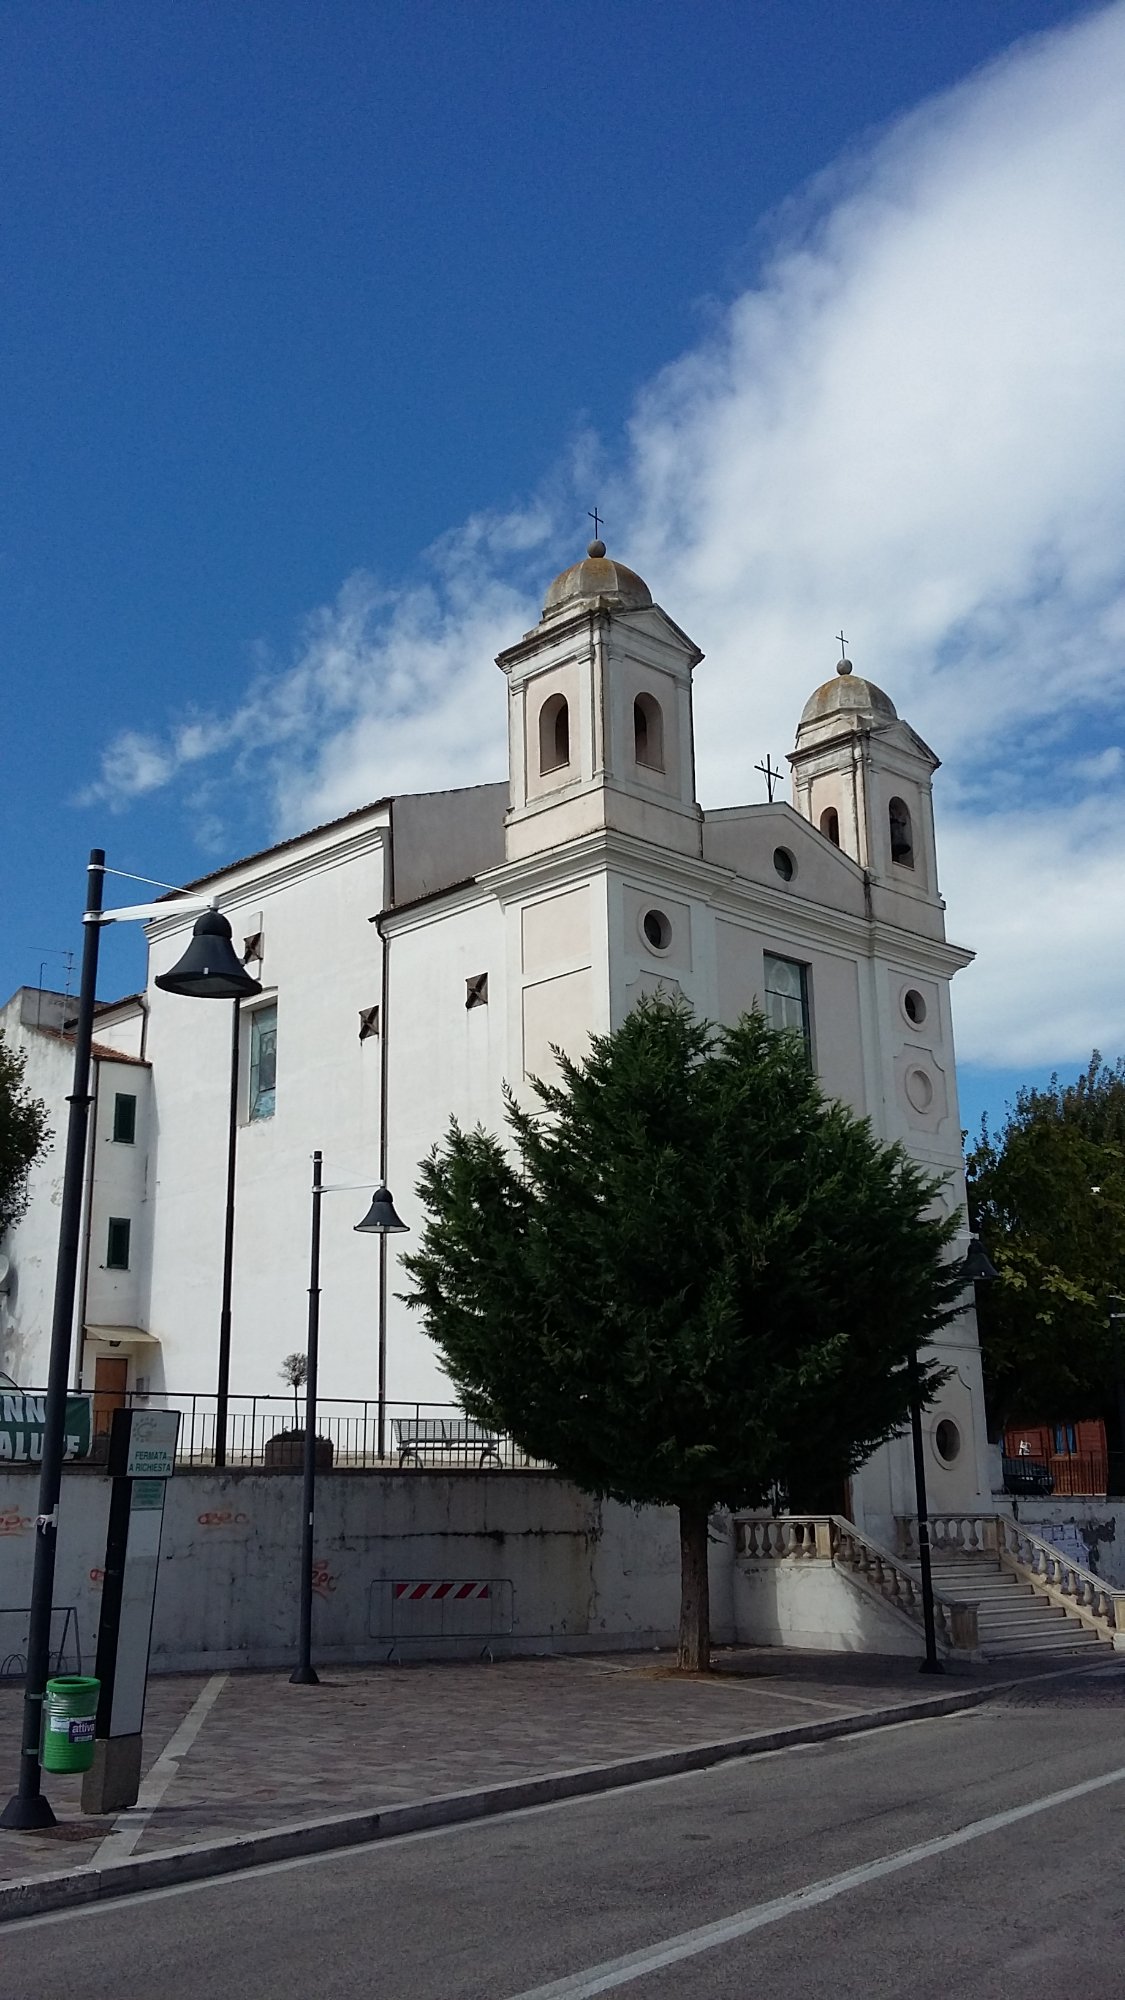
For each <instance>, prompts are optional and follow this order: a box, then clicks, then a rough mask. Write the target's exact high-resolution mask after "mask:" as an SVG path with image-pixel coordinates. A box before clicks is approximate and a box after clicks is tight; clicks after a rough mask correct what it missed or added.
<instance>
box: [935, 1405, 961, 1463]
mask: <svg viewBox="0 0 1125 2000" xmlns="http://www.w3.org/2000/svg"><path fill="white" fill-rule="evenodd" d="M934 1450H935V1451H936V1452H937V1455H938V1457H939V1458H940V1459H941V1461H942V1463H943V1465H952V1464H953V1461H954V1459H955V1458H958V1457H959V1456H960V1453H961V1433H960V1431H959V1430H958V1428H957V1426H956V1424H955V1423H954V1421H953V1419H952V1417H943V1418H942V1420H941V1422H940V1423H939V1424H938V1425H937V1427H936V1429H935V1431H934Z"/></svg>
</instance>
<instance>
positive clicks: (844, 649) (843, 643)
mask: <svg viewBox="0 0 1125 2000" xmlns="http://www.w3.org/2000/svg"><path fill="white" fill-rule="evenodd" d="M836 637H837V639H838V640H839V641H840V658H841V659H842V660H846V659H847V657H848V642H847V640H846V639H845V637H844V628H843V626H842V625H841V627H840V630H839V631H838V632H837V634H836Z"/></svg>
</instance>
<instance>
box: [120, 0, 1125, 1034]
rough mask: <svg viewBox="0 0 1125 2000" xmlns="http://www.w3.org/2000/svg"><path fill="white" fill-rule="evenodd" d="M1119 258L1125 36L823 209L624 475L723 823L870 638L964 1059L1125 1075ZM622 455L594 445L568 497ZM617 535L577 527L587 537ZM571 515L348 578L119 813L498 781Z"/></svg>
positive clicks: (607, 484) (181, 739)
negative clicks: (944, 946)
mask: <svg viewBox="0 0 1125 2000" xmlns="http://www.w3.org/2000/svg"><path fill="white" fill-rule="evenodd" d="M751 219H752V218H750V217H747V222H748V223H749V221H750V220H751ZM1123 241H1125V4H1117V5H1114V6H1111V7H1109V8H1106V9H1105V10H1103V11H1102V12H1100V13H1097V14H1095V15H1093V16H1090V17H1087V18H1086V19H1084V20H1082V21H1080V22H1078V23H1077V24H1075V25H1072V26H1070V27H1068V28H1066V29H1064V30H1061V31H1058V32H1056V33H1053V34H1051V35H1048V36H1044V37H1041V38H1038V39H1036V40H1033V41H1029V42H1027V43H1024V44H1021V45H1020V46H1018V47H1017V48H1016V49H1015V50H1014V51H1013V52H1012V53H1011V54H1010V55H1008V56H1007V57H1005V58H1004V59H1003V60H1002V61H1000V62H998V63H996V64H994V65H992V66H991V67H990V68H988V69H987V70H985V71H983V72H981V73H980V74H979V75H977V76H975V77H973V78H970V79H969V80H968V81H967V82H966V83H964V84H963V85H961V86H959V87H958V88H957V89H955V90H953V91H950V92H948V93H947V94H945V95H944V96H942V97H940V98H938V99H936V100H934V101H933V102H931V103H928V104H925V105H923V106H921V107H920V108H919V109H918V110H916V111H915V112H913V113H911V114H910V116H909V117H907V118H905V119H903V120H901V121H900V122H899V123H898V124H897V125H895V126H894V127H893V128H891V129H890V130H889V131H887V132H886V133H885V134H884V135H882V136H881V137H880V138H879V139H877V140H876V141H875V142H874V143H873V144H872V145H870V146H869V147H868V148H867V149H866V150H863V151H857V152H855V153H853V154H852V155H850V156H849V158H848V159H847V161H846V162H845V163H844V164H843V165H842V166H841V167H840V168H839V169H838V170H836V171H834V172H833V173H830V174H827V175H825V176H822V177H821V179H820V180H819V181H818V182H817V183H816V184H815V186H814V187H812V188H811V189H808V190H805V191H804V193H803V194H802V195H801V196H800V197H799V199H797V200H795V201H794V202H793V203H792V204H790V206H789V208H788V209H787V211H786V213H785V215H784V216H783V217H782V218H781V220H780V223H779V237H778V244H777V248H776V251H775V253H774V255H773V257H772V260H771V261H770V262H769V264H768V265H767V267H766V268H765V270H764V271H763V274H762V277H761V279H760V281H759V283H758V284H757V285H756V286H755V287H754V288H753V289H752V290H750V291H748V292H746V293H745V294H744V295H743V296H741V297H740V298H738V299H736V300H735V301H734V302H733V304H732V305H731V306H730V308H729V310H728V312H727V313H726V315H725V317H724V318H723V319H722V320H721V322H720V323H719V324H718V325H717V326H716V328H715V329H714V331H713V332H712V333H711V334H710V335H709V337H708V338H707V339H706V340H705V341H704V342H702V343H701V344H700V345H699V346H698V347H697V348H696V349H695V350H694V351H692V352H691V353H690V354H687V355H685V356H684V357H682V358H681V359H680V360H678V361H676V362H674V363H673V364H672V365H671V366H670V367H669V368H668V369H666V370H665V371H664V372H663V373H662V374H661V375H660V376H659V377H658V379H657V380H655V381H654V382H653V383H652V384H651V385H650V386H649V387H648V389H647V390H646V392H645V393H644V394H643V395H642V396H641V397H640V399H639V401H638V404H637V408H636V410H635V411H634V413H633V418H632V423H631V427H630V433H629V438H630V442H629V448H628V453H627V455H626V458H625V460H624V462H623V463H621V464H620V465H619V466H618V467H617V468H616V470H615V471H614V469H613V468H610V471H609V474H608V475H607V474H605V473H604V472H603V473H602V483H601V487H600V490H601V492H602V494H603V496H604V505H605V509H606V513H607V515H608V516H609V518H610V520H611V522H612V523H613V524H614V526H613V533H612V536H611V541H612V547H613V550H614V552H617V553H620V554H621V555H622V556H623V557H624V558H625V559H626V560H628V561H631V562H634V563H635V564H636V566H637V567H639V568H640V569H641V570H642V572H643V573H644V574H645V575H646V576H647V577H648V579H649V581H650V583H651V585H652V587H653V589H654V592H655V594H656V595H657V596H658V598H659V599H660V601H661V602H662V603H663V604H665V605H666V607H667V608H668V610H669V611H670V612H671V613H672V615H673V616H674V617H675V618H676V619H677V620H678V621H679V622H680V623H681V624H683V625H684V626H685V627H686V628H687V629H688V630H689V631H690V632H691V633H692V635H693V637H695V638H696V639H698V640H699V642H700V644H702V645H703V646H704V647H705V648H706V649H707V653H708V658H707V659H706V661H705V662H704V664H703V666H702V667H701V668H700V671H699V675H698V680H697V710H696V713H697V729H698V746H697V747H698V766H699V772H700V789H701V794H702V797H703V800H704V803H705V804H711V805H717V804H724V803H729V802H731V801H733V800H737V799H740V798H745V797H747V796H749V797H756V796H758V795H759V794H760V781H759V779H758V778H757V777H756V776H755V774H754V772H753V766H754V765H755V763H757V762H758V760H759V759H760V757H761V755H762V753H763V751H765V750H770V751H772V752H773V754H774V755H775V756H777V755H778V754H779V753H780V752H782V751H783V750H784V749H785V747H787V745H788V744H789V743H790V741H791V739H792V734H793V727H794V723H795V720H796V717H797V715H798V714H799V712H800V707H801V705H802V703H803V701H804V699H805V697H806V695H807V694H808V692H809V691H810V688H811V687H812V686H813V685H815V684H816V682H817V681H818V680H820V679H821V678H824V677H825V676H826V675H827V674H828V673H829V672H830V671H831V668H832V663H833V659H834V657H835V647H834V643H833V639H832V634H833V633H834V632H835V631H836V630H837V629H838V628H839V625H840V621H841V619H843V620H844V624H845V629H846V630H847V633H848V635H849V639H850V642H851V643H850V650H851V652H852V656H853V658H854V660H855V663H856V668H857V671H858V672H860V673H867V674H869V675H870V677H871V678H872V679H874V680H876V681H878V682H880V683H881V684H882V685H883V686H884V687H886V688H887V690H888V692H889V693H891V695H892V696H893V698H894V700H895V702H896V704H897V706H898V708H899V711H900V713H903V714H905V715H907V716H908V717H909V719H910V721H911V722H912V723H913V724H914V725H915V727H916V728H918V729H919V731H920V732H921V733H922V734H923V735H924V736H925V737H926V738H927V739H928V740H929V741H931V742H932V743H933V744H934V745H935V747H936V748H937V750H938V751H939V754H941V755H942V757H943V758H944V759H945V761H946V773H945V774H944V775H943V778H942V779H941V780H939V785H943V786H944V793H943V792H941V791H939V814H941V813H942V812H943V810H944V818H943V819H941V820H940V822H939V838H940V839H941V845H942V855H943V879H944V885H945V892H946V895H947V899H948V901H949V905H950V928H951V931H952V933H953V934H954V935H955V936H957V937H958V938H959V939H964V940H965V941H966V942H969V943H971V944H975V945H976V947H977V949H978V953H979V957H978V962H977V965H976V967H975V968H974V969H973V971H972V972H970V973H967V974H963V975H962V976H961V978H960V980H959V981H958V987H959V988H960V990H961V996H962V997H961V999H960V1001H959V1010H958V1021H959V1034H960V1043H961V1050H962V1053H963V1054H965V1055H969V1056H972V1057H974V1058H976V1059H977V1060H1004V1061H1010V1060H1020V1061H1024V1060H1027V1061H1032V1060H1035V1061H1053V1060H1059V1061H1067V1060H1070V1059H1073V1058H1078V1059H1080V1058H1081V1057H1082V1055H1083V1054H1085V1053H1088V1051H1089V1048H1090V1046H1091V1044H1092V1043H1093V1042H1095V1041H1097V1042H1099V1043H1101V1044H1103V1045H1104V1046H1105V1047H1106V1048H1107V1049H1108V1048H1113V1049H1116V1047H1117V1046H1119V1044H1120V1038H1121V1037H1120V1025H1119V1022H1120V1016H1119V1013H1118V1012H1117V1010H1116V996H1117V994H1118V993H1120V991H1121V970H1122V968H1121V965H1120V963H1119V962H1117V961H1116V959H1115V958H1114V957H1113V954H1112V953H1111V949H1110V945H1109V943H1108V941H1107V940H1108V936H1109V927H1108V926H1107V924H1106V911H1107V909H1110V908H1113V907H1114V906H1115V904H1117V905H1119V900H1120V892H1119V887H1118V885H1119V883H1120V880H1121V879H1122V877H1121V863H1122V861H1125V853H1123V852H1122V845H1123V839H1122V835H1121V834H1120V833H1119V832H1118V828H1119V827H1120V826H1121V825H1122V824H1123V823H1125V814H1122V812H1121V810H1120V805H1121V798H1120V793H1118V795H1117V810H1116V812H1114V811H1112V810H1111V809H1110V807H1109V805H1108V803H1105V802H1104V801H1105V799H1106V788H1107V787H1109V786H1110V785H1112V784H1113V783H1114V781H1115V780H1116V781H1117V782H1118V784H1119V783H1120V780H1121V775H1122V771H1121V758H1120V753H1119V752H1115V750H1114V747H1113V743H1112V741H1111V738H1112V737H1114V736H1116V735H1117V734H1119V730H1118V729H1117V728H1116V727H1113V726H1112V724H1113V718H1114V714H1115V708H1116V707H1118V706H1119V704H1120V702H1121V698H1122V695H1123V694H1125V481H1123V478H1122V468H1123V466H1125V260H1123V259H1122V257H1121V251H1120V246H1121V243H1122V242H1123ZM599 453H600V447H599V446H598V444H597V441H596V440H592V439H590V438H588V437H583V438H581V439H579V440H578V441H577V442H576V443H575V444H574V445H573V446H572V447H571V452H570V461H569V464H568V465H565V466H564V469H563V470H562V471H561V472H559V473H558V474H557V475H556V476H555V483H554V487H553V488H551V489H548V490H550V491H551V492H553V493H558V494H561V493H563V492H564V490H565V489H566V488H567V485H568V482H569V481H570V480H571V479H573V477H574V476H575V475H576V474H580V473H582V472H583V471H585V470H588V468H589V466H590V465H591V464H592V463H594V462H598V463H599V464H600V465H602V466H604V458H600V457H599ZM563 457H564V454H563V453H562V449H561V446H560V460H562V459H563ZM545 476H549V468H548V469H545ZM586 504H587V503H586V501H585V500H582V501H581V502H580V503H579V504H578V505H575V504H574V503H573V501H571V500H570V498H569V495H568V496H567V509H566V511H567V515H568V518H573V517H574V516H575V515H576V516H577V517H578V518H579V519H581V510H582V508H584V506H585V505H586ZM562 511H563V509H562V507H561V505H560V502H559V499H558V498H554V499H551V500H547V499H544V500H540V501H536V502H535V503H534V504H530V505H529V506H528V508H527V509H526V510H525V511H523V512H522V513H518V514H515V515H508V516H496V517H489V516H482V517H477V518H474V519H473V520H471V521H469V522H468V523H466V524H465V526H464V527H463V528H461V529H459V530H457V531H455V532H454V533H452V534H451V535H450V536H448V537H447V538H446V539H445V540H444V541H443V542H442V543H441V544H440V545H439V546H438V548H437V549H436V550H433V551H431V552H430V554H429V557H428V558H427V560H426V562H425V563H424V564H423V565H421V566H420V572H419V576H418V578H417V580H415V581H412V582H411V583H409V584H408V585H407V586H405V587H402V588H399V589H396V590H387V589H386V588H384V587H383V586H382V585H380V583H379V582H378V581H377V580H376V579H374V578H371V577H368V576H358V577H354V578H352V579H350V580H349V581H348V582H347V583H346V584H345V585H344V587H343V589H342V591H341V593H340V595H339V598H338V599H337V601H336V603H335V604H334V605H331V606H329V607H326V608H324V609H322V610H321V611H319V612H317V613H316V614H314V616H313V617H312V618H311V619H310V620H309V622H308V626H307V629H306V631H305V633H304V634H303V635H302V640H301V643H300V646H299V648H298V654H297V657H296V659H295V661H294V663H293V664H292V665H291V667H290V668H289V669H288V670H287V671H278V670H277V669H272V670H271V671H269V672H266V673H263V674H262V675H261V676H260V677H259V679H258V680H257V681H256V682H255V684H254V686H253V687H252V688H251V689H250V691H249V693H248V694H247V696H246V698H245V700H244V702H243V703H242V704H240V705H239V707H238V708H236V710H235V711H234V712H233V713H232V714H231V715H229V716H227V717H209V718H208V717H202V718H201V717H196V718H188V719H186V720H185V721H183V722H182V723H181V724H180V725H179V726H178V727H177V728H176V729H174V730H172V731H171V732H170V733H169V734H168V735H167V736H154V737H148V736H145V735H143V734H140V733H138V732H135V731H130V732H128V733H127V734H126V735H125V736H123V737H121V738H120V739H119V740H118V741H117V742H116V743H115V744H113V745H112V746H111V747H110V749H109V751H108V752H107V754H106V758H105V761H104V765H103V770H102V775H101V779H100V782H99V786H98V788H97V789H98V791H99V792H100V795H101V796H103V797H107V798H110V799H112V800H118V801H120V800H128V799H131V798H136V797H138V796H140V795H142V794H144V793H146V792H150V791H152V790H153V789H155V788H157V787H159V786H160V785H162V784H166V783H168V782H170V781H171V780H172V779H173V777H174V776H175V775H176V773H177V772H178V771H180V770H182V769H183V768H184V767H186V766H188V765H190V764H193V763H196V762H198V761H199V760H201V759H202V758H204V757H207V756H214V755H220V754H228V755H229V754H233V755H234V757H235V758H236V760H242V763H241V768H243V769H244V770H251V769H252V770H253V771H254V772H257V771H259V770H260V768H261V763H262V758H261V752H262V749H263V747H265V748H266V749H268V751H269V753H270V755H269V757H268V759H267V765H266V768H267V771H268V776H269V782H270V784H271V785H272V788H273V796H274V808H275V812H276V814H277V817H278V820H279V823H280V825H279V830H283V831H289V830H292V828H293V827H295V826H299V825H300V824H302V823H308V822H310V821H313V820H315V819H318V818H322V817H324V816H326V815H328V814H330V813H333V812H338V811H342V810H345V809H346V808H347V807H348V806H350V805H353V804H355V803H357V802H359V801H360V800H361V799H363V798H373V797H376V796H378V795H379V794H381V793H383V792H385V791H388V790H391V789H395V788H399V789H409V788H419V789H421V788H428V787H431V786H434V785H440V784H449V783H468V782H474V781H477V780H479V779H481V778H486V777H495V776H498V775H499V774H500V773H501V771H502V769H503V763H504V713H503V708H504V703H503V690H502V685H501V683H500V680H499V676H498V675H497V673H496V671H495V668H494V667H493V665H492V656H493V654H494V653H495V652H496V651H497V650H498V649H499V647H500V646H501V645H503V644H506V643H509V642H510V641H511V640H512V639H513V638H514V637H515V636H516V635H518V633H519V632H520V631H522V630H523V629H524V628H525V627H526V625H527V624H528V623H529V622H530V621H531V619H532V618H533V617H534V615H535V610H536V602H537V599H538V598H541V593H542V589H543V586H544V585H545V583H546V582H547V580H548V575H549V571H550V568H551V566H552V565H551V562H550V561H549V559H548V555H547V553H546V552H547V550H548V548H550V550H551V551H552V552H553V553H554V555H555V556H556V557H557V558H558V559H559V560H560V561H562V560H567V559H569V558H570V557H571V556H572V555H573V554H574V553H576V551H575V550H574V549H573V548H572V547H571V546H570V545H569V542H563V543H561V544H560V542H559V540H558V537H557V534H556V533H555V521H556V519H558V518H560V517H561V514H562ZM533 580H534V586H535V587H534V588H533V587H532V583H533ZM251 756H252V762H251ZM1099 788H1100V791H1099ZM943 799H944V800H945V801H946V806H945V807H944V808H943ZM1119 928H1120V927H1119Z"/></svg>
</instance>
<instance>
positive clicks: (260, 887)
mask: <svg viewBox="0 0 1125 2000" xmlns="http://www.w3.org/2000/svg"><path fill="white" fill-rule="evenodd" d="M387 836H388V820H387V818H386V817H384V818H383V819H382V820H380V821H378V822H377V823H376V824H375V825H374V826H365V827H360V828H359V829H358V830H357V831H355V832H352V833H349V834H347V835H346V836H344V837H343V838H337V839H335V840H330V841H326V842H325V844H324V845H323V846H321V847H316V848H313V849H312V850H311V851H310V852H306V853H304V854H286V855H285V856H283V857H280V858H279V860H278V862H277V863H276V864H275V866H274V867H272V868H268V867H258V868H255V869H254V871H253V873H252V874H248V875H246V876H244V877H242V878H241V879H240V880H238V881H237V882H234V883H231V884H230V885H229V886H219V885H218V884H216V885H215V901H216V903H217V904H218V907H219V909H220V910H223V911H227V910H233V909H237V908H238V907H239V906H240V905H241V904H243V903H252V902H255V901H256V900H257V899H258V897H265V896H271V895H275V894H276V893H277V891H278V890H279V889H287V888H289V887H290V886H291V885H292V884H293V883H294V882H300V881H304V880H306V879H307V878H308V877H309V876H310V875H323V874H326V873H327V872H328V871H329V869H333V868H342V867H345V866H346V865H347V863H348V862H350V861H356V860H358V859H359V858H360V857H361V856H362V855H364V854H370V853H373V852H374V851H375V850H376V849H380V848H383V847H385V846H386V843H387ZM232 872H233V871H232ZM208 887H209V888H210V887H211V884H210V883H209V884H208ZM175 908H176V905H175V904H174V903H170V904H169V906H168V915H167V916H166V917H155V918H153V919H152V920H151V922H149V923H146V925H145V927H144V928H145V935H146V937H148V938H149V939H150V940H151V941H152V942H154V943H155V942H156V940H157V939H159V938H164V937H173V936H174V935H175V934H176V932H177V931H182V930H184V929H186V928H187V927H188V926H189V925H191V924H193V923H194V922H195V918H196V916H197V915H198V912H197V911H191V912H186V911H185V912H184V913H183V914H181V915H179V916H176V915H174V914H173V912H174V911H175Z"/></svg>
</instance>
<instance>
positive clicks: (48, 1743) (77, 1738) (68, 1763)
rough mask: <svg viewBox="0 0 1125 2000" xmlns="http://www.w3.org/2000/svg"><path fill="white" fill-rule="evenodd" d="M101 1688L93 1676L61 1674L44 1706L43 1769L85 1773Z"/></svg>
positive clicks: (91, 1753) (52, 1683)
mask: <svg viewBox="0 0 1125 2000" xmlns="http://www.w3.org/2000/svg"><path fill="white" fill-rule="evenodd" d="M101 1687H102V1684H101V1682H100V1681H98V1680H95V1679H94V1677H93V1675H92V1674H60V1675H59V1677H58V1679H57V1680H53V1681H48V1682H47V1695H46V1700H45V1701H44V1703H43V1769H44V1770H45V1771H88V1770H89V1768H90V1766H91V1764H92V1763H93V1761H94V1719H95V1717H96V1715H97V1713H98V1696H99V1694H100V1693H101Z"/></svg>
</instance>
